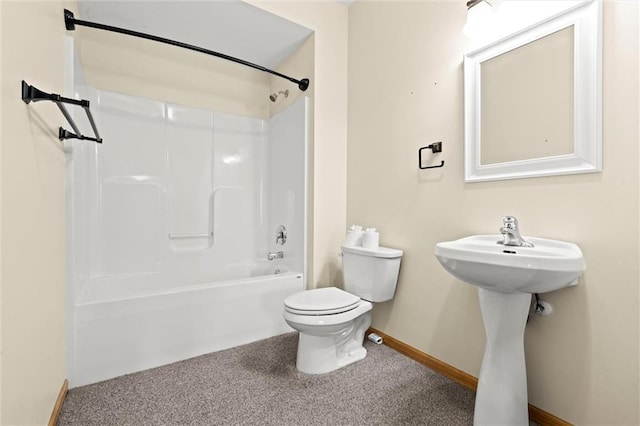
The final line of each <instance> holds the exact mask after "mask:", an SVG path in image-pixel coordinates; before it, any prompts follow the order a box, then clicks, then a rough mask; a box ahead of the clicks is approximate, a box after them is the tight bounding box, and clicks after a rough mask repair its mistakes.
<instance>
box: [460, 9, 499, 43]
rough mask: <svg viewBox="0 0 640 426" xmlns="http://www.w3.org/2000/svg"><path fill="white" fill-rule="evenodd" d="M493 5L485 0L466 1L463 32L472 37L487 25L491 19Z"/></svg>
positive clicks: (488, 25)
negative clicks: (465, 20)
mask: <svg viewBox="0 0 640 426" xmlns="http://www.w3.org/2000/svg"><path fill="white" fill-rule="evenodd" d="M493 14H494V13H493V7H492V5H491V3H489V2H488V1H487V0H469V1H468V2H467V22H466V24H465V26H464V29H463V32H464V34H465V35H466V36H467V37H471V38H473V37H474V36H475V35H476V34H479V33H481V32H482V31H483V29H484V30H486V29H487V28H488V27H490V22H491V21H492V20H493V18H494V16H493Z"/></svg>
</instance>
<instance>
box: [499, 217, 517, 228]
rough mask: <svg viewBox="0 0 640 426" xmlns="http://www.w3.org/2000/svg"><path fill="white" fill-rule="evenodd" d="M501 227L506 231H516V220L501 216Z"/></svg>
mask: <svg viewBox="0 0 640 426" xmlns="http://www.w3.org/2000/svg"><path fill="white" fill-rule="evenodd" d="M502 225H503V226H504V227H505V228H507V229H518V219H516V217H515V216H502Z"/></svg>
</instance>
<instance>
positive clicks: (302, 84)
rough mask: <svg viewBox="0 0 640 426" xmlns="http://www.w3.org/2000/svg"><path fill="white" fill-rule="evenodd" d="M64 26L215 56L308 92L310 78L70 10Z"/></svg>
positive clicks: (66, 12)
mask: <svg viewBox="0 0 640 426" xmlns="http://www.w3.org/2000/svg"><path fill="white" fill-rule="evenodd" d="M64 25H65V27H66V28H67V30H69V31H73V30H75V29H76V25H80V26H84V27H90V28H97V29H99V30H106V31H112V32H114V33H120V34H126V35H130V36H133V37H140V38H145V39H147V40H152V41H157V42H159V43H165V44H170V45H172V46H177V47H182V48H184V49H188V50H193V51H196V52H200V53H206V54H207V55H211V56H215V57H218V58H221V59H226V60H227V61H231V62H235V63H238V64H241V65H245V66H247V67H251V68H255V69H257V70H260V71H264V72H267V73H269V74H273V75H275V76H278V77H281V78H284V79H286V80H289V81H290V82H292V83H295V84H297V85H298V88H299V89H300V90H302V91H303V92H304V91H305V90H307V88H308V87H309V79H308V78H303V79H302V80H296V79H295V78H293V77H289V76H287V75H284V74H281V73H279V72H277V71H273V70H270V69H269V68H265V67H263V66H261V65H257V64H254V63H252V62H248V61H245V60H242V59H238V58H234V57H233V56H229V55H225V54H224V53H219V52H214V51H213V50H209V49H205V48H203V47H198V46H194V45H191V44H187V43H182V42H180V41H175V40H171V39H168V38H164V37H158V36H155V35H151V34H145V33H141V32H138V31H132V30H127V29H124V28H118V27H112V26H111V25H105V24H98V23H96V22H89V21H83V20H80V19H76V18H75V17H74V16H73V12H71V11H70V10H67V9H65V10H64Z"/></svg>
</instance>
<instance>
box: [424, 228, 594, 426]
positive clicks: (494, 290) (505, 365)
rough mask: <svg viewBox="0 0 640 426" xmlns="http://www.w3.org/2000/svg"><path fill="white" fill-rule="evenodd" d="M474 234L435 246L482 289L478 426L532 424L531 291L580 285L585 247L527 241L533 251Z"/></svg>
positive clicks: (449, 265) (451, 267)
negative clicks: (527, 338)
mask: <svg viewBox="0 0 640 426" xmlns="http://www.w3.org/2000/svg"><path fill="white" fill-rule="evenodd" d="M502 239H503V237H502V236H501V235H475V236H471V237H466V238H461V239H459V240H455V241H446V242H441V243H438V244H436V250H435V255H436V257H437V258H438V260H439V261H440V263H441V264H442V266H444V268H445V269H446V270H447V271H448V272H449V273H451V275H453V276H454V277H456V278H459V279H460V280H462V281H465V282H467V283H469V284H473V285H475V286H477V287H478V295H479V299H480V309H481V312H482V319H483V321H484V326H485V330H486V334H487V343H486V348H485V352H484V358H483V360H482V367H481V369H480V377H479V378H478V390H477V393H476V404H475V411H474V419H473V421H474V424H475V425H496V424H501V425H523V426H527V425H528V424H529V419H528V408H527V376H526V368H525V359H524V328H525V325H526V323H527V315H528V313H529V306H530V303H531V294H532V293H544V292H549V291H554V290H559V289H561V288H565V287H569V286H572V285H576V284H577V283H578V278H579V277H580V276H581V275H582V273H583V272H584V259H583V256H582V251H580V248H579V247H578V246H577V245H575V244H573V243H567V242H563V241H555V240H548V239H544V238H527V241H528V242H530V243H532V244H533V247H518V246H508V245H502V244H498V241H502Z"/></svg>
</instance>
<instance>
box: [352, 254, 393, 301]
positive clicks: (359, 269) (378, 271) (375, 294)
mask: <svg viewBox="0 0 640 426" xmlns="http://www.w3.org/2000/svg"><path fill="white" fill-rule="evenodd" d="M400 259H402V250H397V249H393V248H388V247H378V248H377V249H366V248H363V247H350V246H342V275H343V278H344V289H345V291H347V292H349V293H351V294H354V295H356V296H358V297H360V298H361V299H364V300H368V301H369V302H386V301H387V300H391V299H393V296H394V294H395V292H396V285H397V284H398V272H399V271H400Z"/></svg>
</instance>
